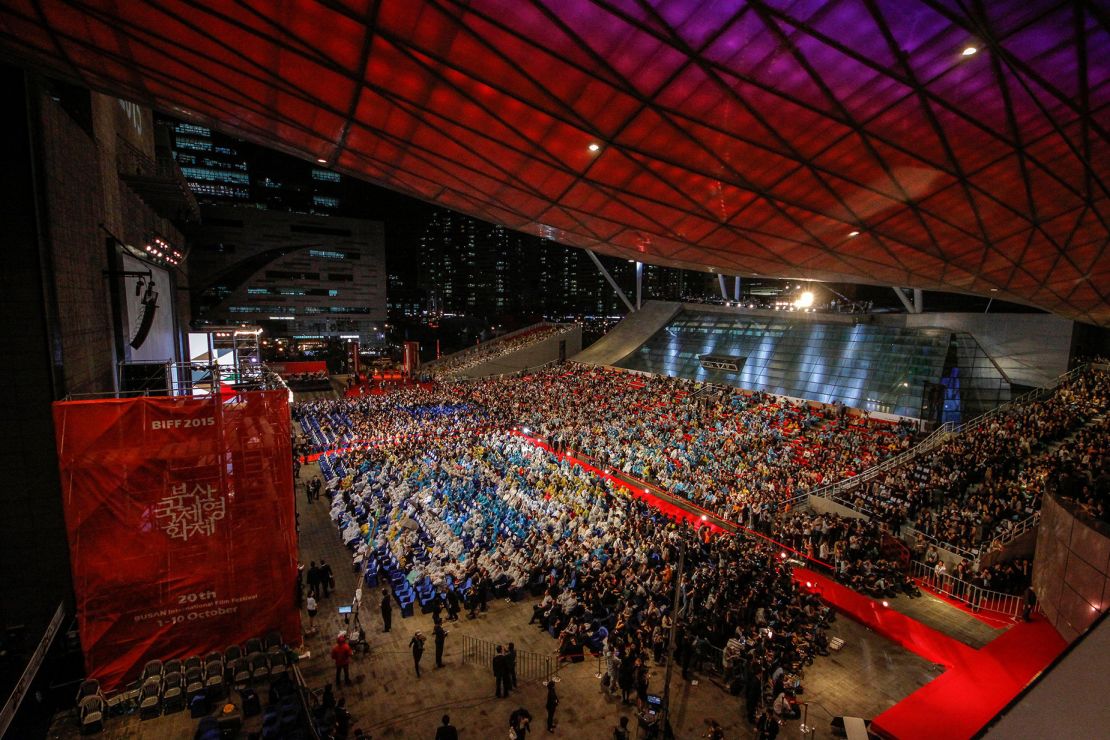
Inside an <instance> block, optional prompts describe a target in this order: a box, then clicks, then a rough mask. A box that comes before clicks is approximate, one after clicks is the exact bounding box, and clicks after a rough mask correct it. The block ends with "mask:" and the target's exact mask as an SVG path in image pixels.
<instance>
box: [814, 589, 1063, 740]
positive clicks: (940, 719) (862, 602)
mask: <svg viewBox="0 0 1110 740" xmlns="http://www.w3.org/2000/svg"><path fill="white" fill-rule="evenodd" d="M794 578H795V579H796V580H798V581H801V582H806V581H808V582H810V583H813V584H815V586H816V588H817V589H819V590H820V592H821V597H822V598H823V599H824V600H825V601H827V602H828V603H829V604H830V605H831V606H833V607H835V608H836V609H837V611H839V612H841V613H843V614H846V615H848V616H850V617H852V618H853V619H855V620H857V621H858V622H860V623H862V624H863V625H865V626H867V627H870V628H871V629H873V630H875V631H876V632H878V633H879V634H881V635H883V636H884V637H886V638H888V639H890V640H892V641H894V642H896V643H898V644H899V645H901V646H902V647H904V648H906V649H908V650H911V651H913V652H914V653H916V654H918V655H920V656H921V657H923V658H925V659H926V660H929V661H932V662H934V663H939V664H941V665H943V666H945V668H947V670H946V671H945V672H944V673H943V674H942V675H941V676H939V677H938V678H936V679H934V680H933V681H931V682H930V683H928V684H926V685H925V686H922V687H921V688H920V689H918V690H917V691H915V692H914V693H912V694H910V695H909V696H907V697H906V698H905V699H903V700H902V701H900V702H898V704H896V705H894V706H893V707H891V708H890V709H888V710H887V711H885V712H883V713H882V714H880V715H879V716H878V717H875V718H874V722H873V724H872V725H871V730H872V731H873V732H876V733H878V734H880V735H883V736H884V737H890V738H897V739H898V740H917V739H918V738H920V739H921V740H933V739H934V738H945V740H947V739H948V738H953V739H956V738H969V737H971V736H972V735H974V734H975V733H976V732H978V731H979V729H980V728H982V727H983V726H984V725H985V724H986V723H987V722H989V721H990V719H991V718H992V717H993V716H994V715H995V714H997V713H998V712H999V711H1000V710H1001V709H1002V708H1003V707H1004V706H1006V704H1007V702H1009V701H1010V700H1011V699H1013V698H1014V696H1016V695H1017V694H1018V692H1020V691H1021V690H1022V689H1023V688H1025V686H1026V685H1028V684H1029V682H1030V681H1032V680H1033V678H1034V677H1035V676H1036V675H1037V674H1038V673H1039V672H1040V671H1042V670H1044V668H1045V666H1047V665H1048V664H1049V663H1051V662H1052V660H1053V659H1054V658H1055V657H1056V656H1057V655H1059V654H1060V653H1061V652H1062V651H1063V649H1064V647H1065V646H1066V644H1065V642H1064V640H1063V638H1061V637H1060V635H1059V634H1057V632H1056V630H1055V629H1054V628H1053V627H1052V626H1051V625H1050V624H1048V622H1046V621H1044V620H1037V621H1034V622H1029V623H1025V622H1022V623H1020V624H1018V625H1017V626H1015V627H1012V628H1011V629H1010V630H1009V631H1007V632H1006V633H1005V634H1004V635H1002V636H1001V637H999V638H997V639H995V640H994V641H993V642H991V643H990V644H989V645H987V646H986V647H984V648H981V649H979V650H976V649H974V648H971V647H968V646H967V645H964V644H963V643H962V642H959V641H958V640H955V639H954V638H951V637H948V636H947V635H944V634H942V633H940V632H938V631H936V630H934V629H932V628H931V627H926V626H925V625H923V624H921V623H920V622H917V621H915V620H913V619H911V618H909V617H907V616H905V615H903V614H899V613H898V612H896V611H894V610H893V609H889V608H886V607H884V606H883V605H882V604H881V603H880V602H876V601H874V600H873V599H869V598H867V597H866V596H861V595H860V594H858V593H856V592H854V591H852V590H850V589H847V588H845V587H844V586H841V585H840V584H839V583H836V582H835V581H833V580H831V579H829V578H827V577H825V576H822V575H820V574H818V573H814V572H813V571H810V570H807V569H805V568H795V570H794Z"/></svg>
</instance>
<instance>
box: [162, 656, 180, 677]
mask: <svg viewBox="0 0 1110 740" xmlns="http://www.w3.org/2000/svg"><path fill="white" fill-rule="evenodd" d="M184 672H185V669H184V668H183V667H182V665H181V661H180V660H178V659H177V658H174V659H173V660H167V661H166V662H165V664H164V665H163V666H162V675H163V676H168V675H170V674H171V673H184Z"/></svg>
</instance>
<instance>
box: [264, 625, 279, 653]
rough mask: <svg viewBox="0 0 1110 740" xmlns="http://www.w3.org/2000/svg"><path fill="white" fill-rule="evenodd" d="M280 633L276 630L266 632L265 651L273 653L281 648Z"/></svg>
mask: <svg viewBox="0 0 1110 740" xmlns="http://www.w3.org/2000/svg"><path fill="white" fill-rule="evenodd" d="M281 645H282V640H281V633H280V632H278V631H276V630H275V631H273V632H267V633H266V652H268V653H275V652H279V651H280V650H281Z"/></svg>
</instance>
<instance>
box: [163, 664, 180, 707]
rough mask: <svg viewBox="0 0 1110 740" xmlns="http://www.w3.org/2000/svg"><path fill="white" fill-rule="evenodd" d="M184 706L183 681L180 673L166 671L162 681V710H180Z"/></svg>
mask: <svg viewBox="0 0 1110 740" xmlns="http://www.w3.org/2000/svg"><path fill="white" fill-rule="evenodd" d="M184 708H185V681H184V679H183V678H182V677H181V674H180V673H176V672H175V673H167V674H166V676H165V678H164V679H163V681H162V711H163V712H165V713H166V714H169V713H170V712H180V711H181V710H182V709H184Z"/></svg>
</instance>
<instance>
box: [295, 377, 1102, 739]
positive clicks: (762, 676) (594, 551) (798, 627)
mask: <svg viewBox="0 0 1110 740" xmlns="http://www.w3.org/2000/svg"><path fill="white" fill-rule="evenodd" d="M1108 398H1110V385H1108V381H1107V374H1106V373H1104V372H1099V371H1088V372H1084V373H1081V374H1079V375H1078V376H1076V377H1073V378H1071V379H1070V380H1068V381H1067V382H1065V383H1064V384H1062V385H1060V386H1059V387H1057V388H1056V389H1055V390H1054V391H1053V392H1052V393H1051V394H1049V395H1048V396H1047V397H1045V398H1043V399H1042V400H1038V401H1035V402H1027V403H1020V404H1014V405H1013V406H1011V407H1009V408H1007V409H1005V410H1003V411H1001V412H999V413H996V414H994V415H992V416H990V417H989V418H987V419H986V420H984V421H982V422H980V423H978V424H977V425H975V426H974V427H973V428H971V429H970V430H968V431H965V432H964V433H962V434H961V435H959V436H957V437H955V438H953V439H951V440H949V441H948V442H946V443H945V444H943V445H942V446H940V447H939V448H937V449H936V450H934V451H933V452H931V453H928V454H926V455H923V456H920V457H918V458H917V459H916V460H914V461H912V462H911V463H910V464H909V465H905V466H901V467H899V468H896V469H894V470H891V471H888V472H887V473H886V474H884V475H881V476H879V477H877V478H875V479H873V480H871V481H869V482H868V483H866V484H864V485H862V486H860V487H858V488H857V489H856V490H855V491H854V492H852V493H851V496H852V497H853V503H854V504H855V505H856V506H857V507H858V508H860V509H861V510H864V511H865V512H867V513H869V514H870V515H871V516H870V518H869V519H866V518H856V517H852V518H847V517H839V516H835V515H832V514H821V513H818V512H815V511H798V510H791V511H789V512H788V513H786V512H784V509H786V507H783V506H782V503H783V502H784V501H787V500H789V499H791V498H792V497H794V496H797V495H799V494H801V493H805V492H807V491H809V490H811V489H813V488H816V487H819V486H821V485H823V484H825V483H827V482H829V481H832V480H838V479H843V478H845V477H850V476H852V475H854V474H856V473H858V472H859V471H862V470H864V469H866V468H868V467H871V466H873V465H875V464H876V463H878V462H880V461H881V460H883V459H885V458H887V457H889V456H892V455H894V454H897V453H898V452H901V451H903V450H906V449H908V448H909V447H910V446H911V445H912V444H913V442H914V436H915V435H914V429H913V428H912V427H911V426H910V425H908V424H895V423H890V422H885V421H878V420H873V419H870V418H868V417H867V416H866V415H863V416H861V415H857V414H855V413H851V412H849V411H848V410H847V409H844V408H842V407H837V406H819V405H815V404H806V403H802V402H796V401H790V400H786V399H782V398H778V397H774V396H770V395H767V394H763V393H747V392H741V391H738V390H726V389H720V388H714V387H708V386H698V385H694V384H692V383H689V382H686V381H682V380H676V379H671V378H664V377H654V376H643V375H639V374H634V373H627V372H620V371H612V370H608V369H597V368H589V367H585V366H580V365H564V366H560V367H558V368H553V369H549V370H546V371H543V372H539V373H533V374H530V375H518V376H514V377H501V378H496V379H487V380H485V381H482V382H480V383H441V384H438V385H435V386H430V387H424V386H411V387H409V386H406V387H403V388H398V389H396V390H394V391H393V392H391V393H386V394H382V395H370V396H360V397H357V398H347V399H343V400H328V401H312V402H306V403H301V404H298V405H297V406H296V408H295V410H294V414H295V417H296V418H297V419H298V421H299V422H300V427H301V430H302V431H301V436H300V437H299V438H298V441H297V446H298V451H299V452H301V453H313V452H314V453H322V454H321V470H322V472H323V473H324V475H325V477H326V478H327V480H328V484H327V490H328V492H329V495H330V496H331V516H332V519H333V520H334V521H335V523H336V526H337V527H338V529H339V530H340V532H341V533H342V539H343V541H344V543H345V544H347V546H348V547H349V548H350V549H351V551H352V558H353V563H354V564H355V566H356V567H358V568H362V569H365V571H366V572H367V573H371V572H379V571H380V570H381V569H382V568H383V564H388V567H389V568H390V569H395V570H397V571H399V572H401V573H403V575H404V578H403V580H404V583H405V584H406V587H416V588H417V590H418V593H419V594H420V600H421V605H425V604H428V605H430V606H431V608H434V609H435V610H436V612H437V614H438V612H439V611H440V609H441V608H442V609H446V610H447V612H448V614H449V618H458V616H459V614H461V613H463V612H466V613H467V614H469V615H473V614H475V613H476V612H477V611H479V610H484V608H485V605H486V603H487V602H488V600H489V599H490V598H492V597H505V598H510V599H514V600H519V599H523V598H528V597H531V598H533V599H535V600H536V601H535V604H534V607H533V610H532V612H533V613H532V621H533V623H534V624H536V625H538V628H540V629H543V630H546V631H548V632H549V633H550V634H551V635H552V637H553V638H554V639H556V640H557V641H558V646H559V647H558V650H559V652H560V654H561V655H563V656H564V657H566V658H567V659H574V658H575V657H577V656H581V655H583V654H584V653H586V652H592V653H596V654H599V655H604V657H605V660H606V666H607V668H606V681H605V685H606V686H607V687H608V688H609V690H611V691H613V692H619V693H620V695H621V698H622V699H623V700H625V701H628V702H633V701H635V702H637V703H639V704H641V705H643V703H644V701H645V699H646V696H647V695H648V692H649V691H650V688H651V682H652V680H653V672H652V667H653V666H655V665H657V664H658V663H659V662H660V661H662V660H663V659H664V656H665V654H666V649H665V648H666V636H667V634H668V632H669V630H670V627H671V625H672V624H673V623H674V622H675V621H677V622H678V640H677V650H676V652H675V654H674V656H675V659H676V660H678V661H679V662H681V664H682V668H683V673H684V674H688V672H689V671H695V672H696V671H698V670H699V667H701V666H704V665H713V666H716V667H717V668H718V669H719V670H720V671H721V672H722V674H723V675H724V678H725V680H726V681H727V682H728V684H729V685H730V686H731V687H733V688H734V690H735V691H736V692H737V693H743V694H744V696H745V699H746V706H747V708H748V719H749V721H750V722H752V723H754V724H756V725H757V726H758V727H759V729H760V732H763V731H764V730H765V728H768V727H769V726H770V725H771V724H773V723H774V721H775V720H780V719H782V718H784V717H785V716H788V714H789V713H790V712H791V711H792V707H793V706H794V705H793V703H792V698H791V689H796V688H798V687H799V686H800V682H801V676H802V674H803V673H804V666H805V665H806V664H807V663H809V662H811V661H812V660H813V658H814V656H816V655H819V654H823V653H825V651H826V649H827V641H826V638H825V634H824V631H823V627H825V626H827V624H828V622H829V620H830V619H832V618H833V617H832V615H831V613H830V612H829V610H828V609H827V608H826V607H824V606H823V605H822V604H821V602H820V600H819V599H818V598H817V597H816V596H815V595H812V594H810V593H807V591H806V590H804V589H800V588H799V587H798V585H797V583H796V582H795V581H794V580H793V579H792V578H791V574H790V566H789V565H788V564H787V563H785V562H784V561H783V560H782V558H781V557H780V553H779V551H778V548H771V547H768V546H766V545H763V544H759V543H758V542H756V541H753V540H750V539H746V538H739V537H716V536H710V535H709V534H708V530H705V529H701V530H698V529H695V528H693V527H692V526H690V525H689V524H680V523H678V522H676V521H673V520H671V519H669V518H668V517H666V516H665V515H664V514H662V513H660V512H659V511H657V510H655V509H653V508H652V507H650V506H649V505H647V504H646V503H644V502H642V501H639V500H637V499H635V498H632V497H630V496H629V495H627V493H626V492H625V491H624V490H623V489H621V488H620V487H619V486H617V485H616V484H614V483H613V482H612V481H611V479H610V478H608V477H602V476H598V475H596V474H592V473H589V472H587V471H586V469H585V468H583V467H581V466H578V465H575V464H574V463H573V460H572V459H571V458H567V457H564V456H561V455H558V454H556V453H557V452H558V451H566V452H570V453H572V457H577V458H579V459H585V460H588V461H590V462H593V463H595V464H597V465H598V466H599V467H604V468H616V469H618V470H620V471H622V472H623V473H625V474H627V475H628V476H633V477H636V478H640V479H644V480H648V481H651V482H653V483H656V484H658V485H659V486H660V487H662V488H664V489H666V490H668V491H670V492H671V493H673V494H676V495H679V496H682V497H685V498H687V499H689V500H690V501H692V502H694V503H696V504H698V505H700V506H702V507H705V508H707V509H709V510H711V511H713V512H716V513H717V514H719V515H721V516H723V517H725V518H727V519H731V520H733V521H740V522H742V523H747V524H749V525H751V526H752V527H753V528H755V529H757V530H760V531H763V532H764V533H765V534H768V535H770V536H771V537H773V538H775V539H776V540H778V541H782V542H785V543H786V544H787V545H789V546H790V547H793V548H794V549H796V550H798V551H799V552H801V553H803V554H805V555H807V556H809V557H810V558H813V559H815V560H818V561H822V562H825V563H827V564H828V565H829V567H830V569H831V571H832V573H833V575H834V576H835V577H837V578H838V579H840V580H841V581H843V582H844V583H846V584H847V585H849V586H850V587H851V588H853V589H855V590H857V591H859V592H861V593H865V594H869V595H872V596H874V597H877V598H888V597H893V596H896V595H900V594H907V595H910V596H913V595H916V594H917V587H916V585H915V583H914V581H913V580H912V579H911V578H909V577H908V574H907V568H906V565H907V563H906V561H905V557H904V555H903V553H905V547H904V546H901V545H898V546H891V542H892V540H893V538H892V537H891V533H892V532H896V531H897V529H898V527H899V526H900V525H901V524H903V523H906V522H909V523H912V524H914V525H915V526H916V527H917V529H918V530H919V531H920V533H921V536H920V537H919V542H918V545H916V546H915V548H914V553H913V554H914V555H915V556H916V557H917V558H918V559H920V560H924V561H925V562H926V563H929V561H930V558H932V559H933V560H934V561H935V560H936V549H935V547H932V548H928V547H927V545H926V542H927V539H928V540H931V541H933V542H937V543H942V544H949V545H953V546H956V547H963V548H971V547H975V546H978V545H980V544H981V543H983V542H984V541H986V540H989V539H991V538H997V537H999V536H1001V535H1004V534H1006V533H1007V532H1009V531H1011V529H1012V528H1013V527H1014V526H1015V525H1016V523H1017V522H1019V521H1020V520H1021V519H1023V518H1025V517H1027V516H1029V515H1030V514H1032V513H1033V512H1034V511H1036V510H1037V509H1038V508H1039V505H1040V496H1041V492H1042V490H1043V489H1044V487H1045V485H1046V483H1047V484H1048V485H1050V486H1051V487H1054V488H1055V489H1056V490H1058V491H1059V492H1060V493H1061V495H1064V496H1066V497H1069V498H1072V499H1075V500H1076V501H1078V502H1079V504H1080V505H1081V506H1082V507H1084V509H1085V510H1086V511H1087V512H1088V513H1090V514H1091V515H1092V516H1095V517H1102V518H1105V517H1106V515H1107V480H1108V478H1110V476H1108V472H1107V466H1106V454H1105V453H1106V447H1107V442H1106V439H1107V438H1106V431H1107V426H1108V422H1107V420H1106V419H1105V418H1100V414H1103V413H1105V412H1106V411H1107V409H1108ZM1077 430H1078V431H1077ZM536 439H539V440H542V441H544V442H547V443H548V446H549V447H550V448H551V450H554V451H556V452H555V453H553V452H552V451H549V450H548V449H545V447H543V446H540V445H536V444H534V440H536ZM1063 440H1067V444H1063V445H1056V444H1054V443H1058V442H1061V441H1063ZM680 550H681V551H682V552H683V553H684V557H685V565H686V574H687V575H686V578H684V579H683V580H682V581H681V585H680V590H679V608H678V611H677V612H674V611H673V610H672V607H671V601H670V600H671V595H672V592H673V591H674V583H675V575H676V574H675V569H676V564H677V562H678V560H679V557H678V553H679V551H680ZM1029 572H1030V564H1029V562H1028V561H1027V560H1016V561H1010V562H1006V563H999V564H995V565H993V566H990V567H986V568H981V569H980V568H977V567H975V566H973V565H972V564H971V562H965V563H961V564H959V565H957V566H956V567H955V568H954V569H953V571H952V572H951V575H953V576H956V577H957V578H958V579H960V581H966V582H967V583H970V584H972V585H976V586H979V587H981V588H983V589H985V590H994V591H1003V592H1008V593H1015V594H1017V593H1020V592H1021V591H1023V590H1024V589H1025V588H1026V587H1027V585H1028V582H1029ZM393 586H394V591H395V593H396V589H397V583H396V582H394V583H393Z"/></svg>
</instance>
